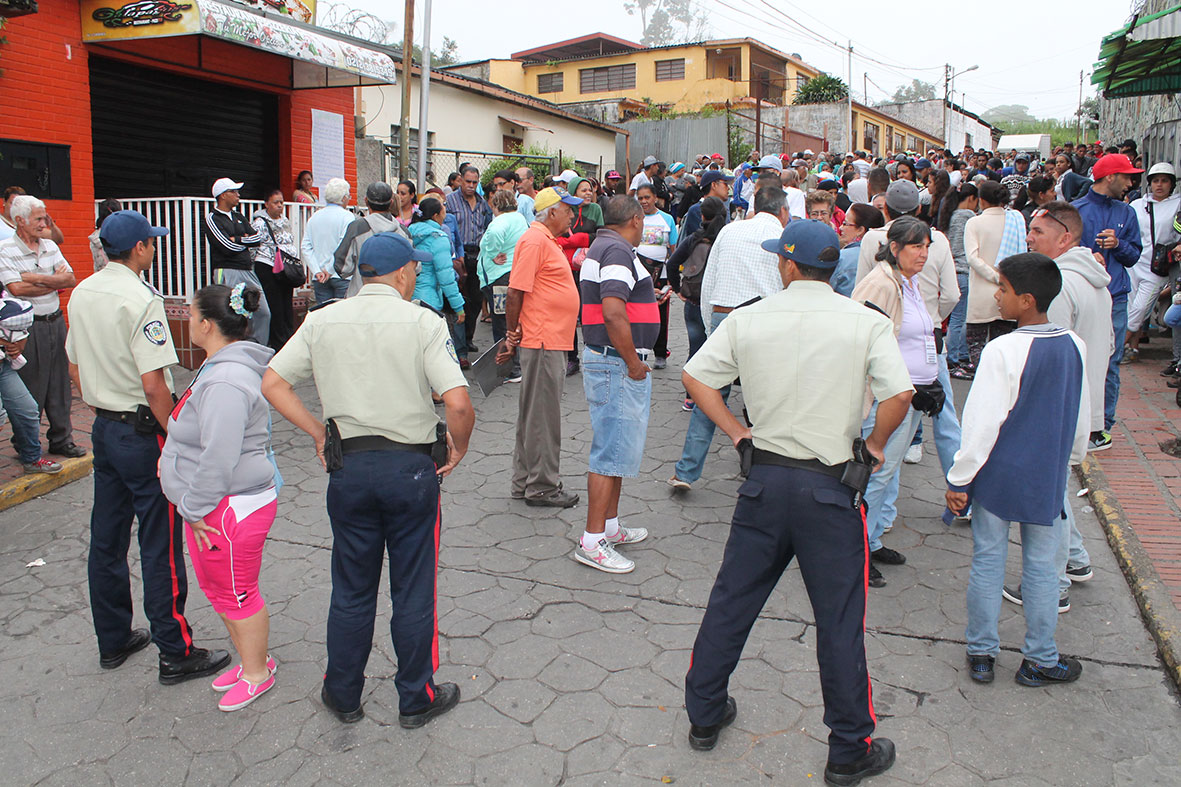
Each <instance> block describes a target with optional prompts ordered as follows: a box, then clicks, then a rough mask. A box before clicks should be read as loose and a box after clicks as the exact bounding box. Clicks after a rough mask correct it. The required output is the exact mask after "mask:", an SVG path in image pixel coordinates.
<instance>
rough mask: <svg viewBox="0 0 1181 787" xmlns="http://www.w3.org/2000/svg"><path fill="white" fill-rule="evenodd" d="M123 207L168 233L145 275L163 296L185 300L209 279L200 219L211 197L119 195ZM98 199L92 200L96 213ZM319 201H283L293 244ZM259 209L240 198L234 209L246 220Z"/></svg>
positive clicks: (297, 242) (254, 202) (212, 203)
mask: <svg viewBox="0 0 1181 787" xmlns="http://www.w3.org/2000/svg"><path fill="white" fill-rule="evenodd" d="M119 202H120V203H121V204H122V205H123V208H124V209H125V210H138V211H139V212H140V213H142V214H143V215H144V216H146V217H147V218H148V221H150V222H151V223H152V224H154V225H156V226H159V227H167V228H168V229H169V233H168V237H167V238H164V239H163V242H162V243H159V244H157V246H156V259H155V261H154V262H153V263H152V267H151V269H150V270H149V271H148V272H147V274H146V277H147V279H148V281H150V282H151V283H152V286H154V287H155V288H156V289H158V290H159V291H160V293H161V294H162V295H163V296H164V297H165V298H183V299H184V300H186V301H188V300H190V299H191V298H192V297H193V293H195V292H196V291H197V290H199V289H200V288H201V287H203V286H205V285H206V284H209V283H210V282H212V281H213V273H212V269H211V268H210V266H209V244H208V243H206V242H205V238H204V236H203V235H202V234H201V222H202V221H204V220H205V215H206V214H207V213H209V212H210V211H211V210H213V208H214V206H215V204H216V200H214V199H213V198H212V197H130V198H119ZM97 206H98V203H97V202H96V203H95V210H96V215H97ZM319 207H321V206H319V205H307V204H303V203H296V202H287V203H284V205H283V210H284V212H285V213H286V215H287V218H288V219H289V220H290V221H291V231H292V233H293V234H294V236H295V246H296V248H299V245H300V241H301V240H302V238H303V228H304V226H305V225H306V224H307V220H308V217H310V216H311V215H312V214H313V213H315V212H316V210H317V209H318V208H319ZM262 209H263V202H262V200H245V199H244V200H242V201H241V203H239V205H238V212H239V213H241V214H242V215H243V216H245V217H246V219H247V220H248V221H249V220H250V218H251V217H252V216H253V215H254V213H255V212H256V211H259V210H262Z"/></svg>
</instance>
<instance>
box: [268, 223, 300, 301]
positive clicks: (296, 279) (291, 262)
mask: <svg viewBox="0 0 1181 787" xmlns="http://www.w3.org/2000/svg"><path fill="white" fill-rule="evenodd" d="M262 223H263V224H265V225H267V232H269V233H270V234H271V241H272V242H273V243H274V244H275V251H277V252H278V253H279V257H280V259H282V260H283V270H281V271H279V273H278V274H276V275H277V276H279V277H281V278H282V279H283V280H284V281H286V282H287V283H288V284H290V285H291V286H292V287H294V288H297V289H298V288H299V287H302V286H303V285H305V284H307V281H308V271H307V268H305V267H304V266H303V261H302V260H300V259H299V257H293V256H292V255H290V254H288V253H287V252H285V251H283V250H282V249H280V248H279V241H278V240H277V239H276V238H275V230H274V229H272V228H271V223H270V222H269V221H267V220H266V219H265V218H264V219H263V220H262Z"/></svg>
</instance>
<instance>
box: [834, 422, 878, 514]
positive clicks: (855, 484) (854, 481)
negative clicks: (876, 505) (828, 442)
mask: <svg viewBox="0 0 1181 787" xmlns="http://www.w3.org/2000/svg"><path fill="white" fill-rule="evenodd" d="M877 461H878V460H877V459H875V458H874V456H873V454H871V453H870V452H869V447H868V446H867V445H866V444H865V440H864V439H862V438H860V437H858V438H855V439H854V440H853V458H852V459H850V460H849V461H848V462H845V472H844V473H843V474H842V475H841V483H842V484H844V485H845V486H847V487H849V488H850V489H852V490H853V508H854V509H860V508H861V502H862V501H863V500H864V499H865V490H866V489H867V488H868V487H869V477H870V475H871V474H872V473H873V466H874V465H875V464H877Z"/></svg>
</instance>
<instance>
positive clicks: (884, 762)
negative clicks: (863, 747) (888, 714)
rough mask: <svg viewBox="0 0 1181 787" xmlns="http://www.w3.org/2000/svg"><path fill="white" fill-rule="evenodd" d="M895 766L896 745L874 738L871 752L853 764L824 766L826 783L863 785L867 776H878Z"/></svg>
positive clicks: (839, 785) (845, 785) (884, 739)
mask: <svg viewBox="0 0 1181 787" xmlns="http://www.w3.org/2000/svg"><path fill="white" fill-rule="evenodd" d="M893 764H894V743H893V742H892V741H891V740H890V739H889V738H874V739H873V743H871V744H869V751H867V752H866V753H865V754H863V755H862V756H861V757H859V758H857V759H856V760H853V762H845V763H840V764H837V763H832V762H830V763H828V764H827V765H825V766H824V783H825V784H835V785H838V787H850V785H854V784H861V780H862V779H864V778H866V777H867V776H876V775H877V774H879V773H882V772H883V771H887V770H889V769H890V766H891V765H893Z"/></svg>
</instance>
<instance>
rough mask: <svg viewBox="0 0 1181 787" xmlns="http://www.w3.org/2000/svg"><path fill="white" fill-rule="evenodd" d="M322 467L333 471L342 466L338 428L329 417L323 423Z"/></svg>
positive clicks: (342, 455) (342, 454)
mask: <svg viewBox="0 0 1181 787" xmlns="http://www.w3.org/2000/svg"><path fill="white" fill-rule="evenodd" d="M324 467H325V469H327V470H328V472H329V473H335V472H336V471H337V470H340V469H342V468H343V467H344V451H343V450H342V446H341V442H340V428H339V427H337V425H336V421H334V420H333V419H331V418H329V419H328V420H327V421H326V422H325V423H324Z"/></svg>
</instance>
